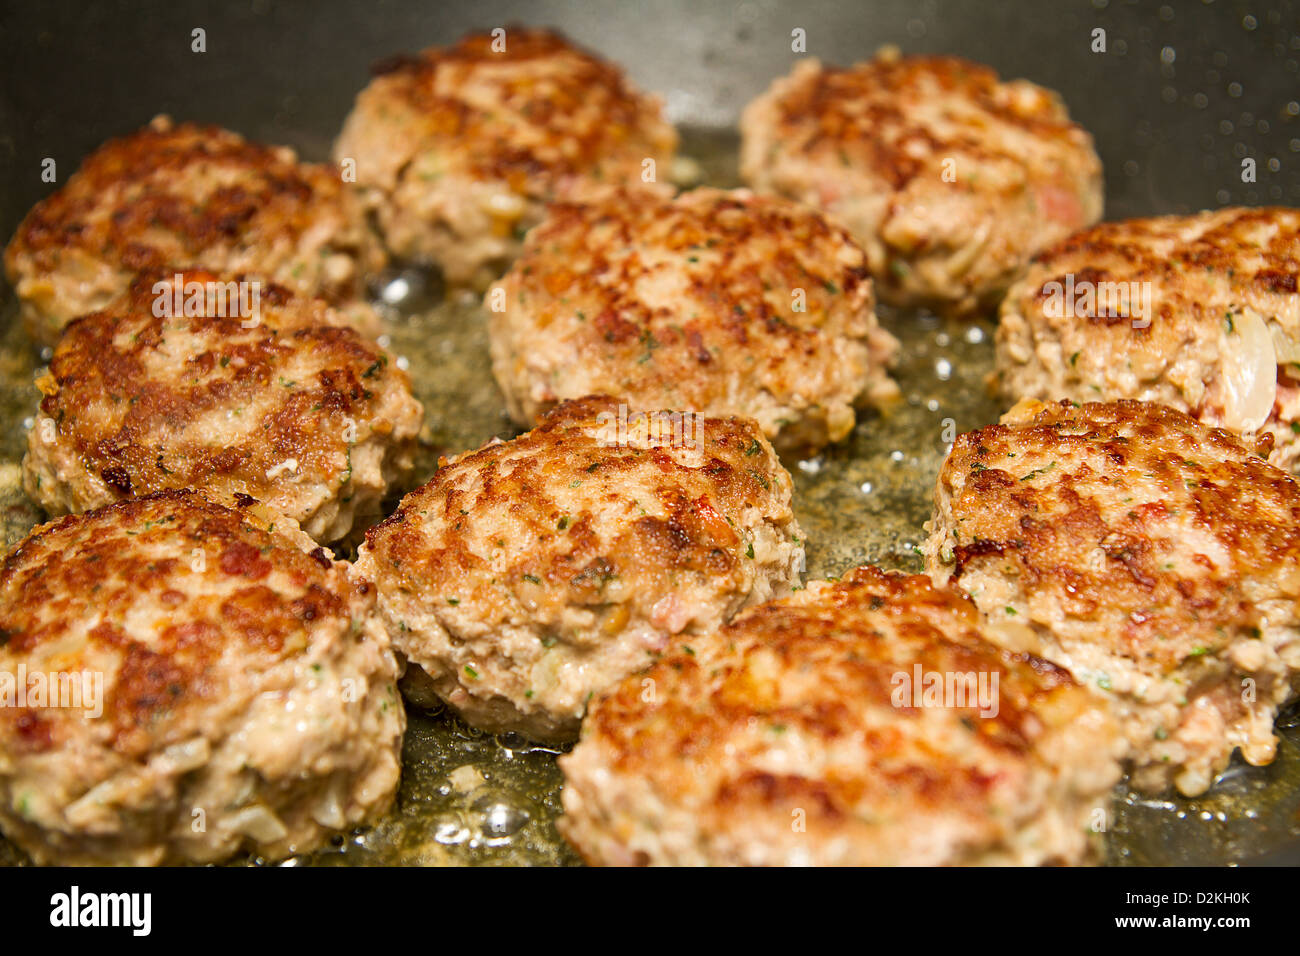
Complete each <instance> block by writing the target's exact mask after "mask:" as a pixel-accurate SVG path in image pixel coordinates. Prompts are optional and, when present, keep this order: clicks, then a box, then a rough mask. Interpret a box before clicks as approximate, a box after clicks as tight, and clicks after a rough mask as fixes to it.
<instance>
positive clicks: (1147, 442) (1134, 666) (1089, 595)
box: [924, 401, 1300, 794]
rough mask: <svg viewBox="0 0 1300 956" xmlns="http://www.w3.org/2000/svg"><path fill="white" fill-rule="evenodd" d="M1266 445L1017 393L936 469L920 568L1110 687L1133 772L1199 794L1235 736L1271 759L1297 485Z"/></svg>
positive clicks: (1286, 658)
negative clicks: (999, 417)
mask: <svg viewBox="0 0 1300 956" xmlns="http://www.w3.org/2000/svg"><path fill="white" fill-rule="evenodd" d="M1269 445H1270V440H1269V439H1268V437H1267V436H1265V438H1264V439H1263V440H1261V441H1259V442H1257V443H1255V444H1252V445H1248V444H1246V443H1245V442H1243V441H1242V439H1241V438H1239V437H1238V436H1237V435H1235V434H1233V433H1230V432H1228V431H1225V430H1222V429H1216V428H1211V427H1209V426H1207V425H1204V424H1202V423H1201V422H1198V421H1196V420H1195V419H1193V418H1190V417H1189V416H1187V415H1185V414H1183V413H1182V412H1179V411H1177V410H1175V409H1172V408H1168V407H1166V406H1162V405H1156V404H1152V403H1144V402H1133V401H1122V402H1113V403H1107V404H1103V403H1089V404H1084V405H1079V404H1077V403H1074V402H1069V401H1065V402H1060V403H1056V404H1052V405H1043V404H1041V403H1037V402H1031V401H1026V402H1022V403H1021V404H1020V405H1018V406H1017V407H1016V408H1014V409H1012V411H1011V412H1010V413H1008V415H1007V416H1005V417H1004V419H1003V422H1002V424H999V425H993V426H989V427H987V428H982V429H979V430H977V431H974V432H970V433H968V434H966V435H962V436H960V437H959V438H958V439H957V441H956V443H955V444H954V446H953V449H952V452H951V453H950V455H949V456H948V460H947V461H946V462H945V463H944V466H943V468H942V469H941V471H940V476H939V484H938V488H937V490H936V492H935V518H934V520H933V523H932V525H931V537H930V539H929V540H928V541H927V543H926V545H925V547H924V551H925V553H926V557H927V564H928V566H929V568H930V571H931V574H932V576H933V577H934V578H935V579H936V580H937V581H944V582H947V581H951V582H953V583H956V584H959V585H960V586H961V587H962V588H963V589H965V590H967V591H968V592H970V593H971V595H972V596H973V598H974V599H975V601H976V603H977V604H978V605H979V606H980V609H981V610H982V611H983V612H984V613H985V614H987V615H988V616H989V617H990V619H992V620H995V621H1000V622H1002V623H1003V624H1005V625H1006V626H1007V627H1008V628H1011V629H1013V632H1014V643H1013V646H1016V647H1026V648H1030V649H1034V650H1035V651H1036V652H1037V653H1040V654H1042V655H1043V656H1045V657H1048V658H1050V659H1051V660H1053V661H1055V662H1057V663H1059V664H1061V665H1062V666H1065V667H1068V668H1070V670H1071V671H1072V672H1073V673H1074V675H1075V676H1076V677H1077V678H1078V679H1079V680H1080V681H1081V682H1084V683H1086V684H1088V685H1089V686H1091V687H1094V688H1095V689H1096V690H1097V691H1098V692H1099V693H1101V694H1102V695H1103V696H1105V697H1106V698H1107V699H1108V700H1110V701H1111V702H1112V703H1113V704H1114V705H1115V707H1116V708H1117V710H1118V712H1119V713H1120V714H1121V715H1122V717H1123V719H1124V723H1125V731H1126V735H1127V737H1128V739H1129V745H1130V755H1131V757H1132V760H1133V767H1134V772H1133V781H1134V785H1135V786H1137V787H1139V788H1140V789H1148V790H1159V789H1162V788H1163V787H1165V786H1167V785H1169V784H1170V783H1174V784H1176V785H1177V786H1178V788H1179V789H1180V790H1182V791H1183V792H1184V793H1187V794H1196V793H1200V792H1203V791H1204V790H1205V789H1207V788H1208V787H1209V786H1210V785H1211V784H1212V783H1213V781H1214V778H1215V775H1216V774H1217V773H1218V772H1219V771H1221V770H1222V769H1223V768H1224V767H1225V766H1226V765H1227V762H1228V758H1229V757H1230V756H1231V754H1232V751H1233V749H1234V748H1236V747H1238V746H1239V747H1241V749H1242V751H1243V753H1244V755H1245V757H1246V759H1247V760H1248V761H1249V762H1251V763H1254V764H1263V763H1268V762H1269V761H1270V760H1272V758H1273V754H1274V749H1275V746H1276V741H1275V739H1274V737H1273V735H1272V721H1273V716H1274V714H1275V712H1276V708H1277V706H1278V705H1279V704H1280V703H1281V702H1282V701H1283V700H1285V699H1286V698H1287V697H1288V696H1289V688H1290V684H1291V681H1292V680H1293V675H1294V674H1295V673H1297V672H1300V486H1297V485H1296V483H1295V481H1294V480H1293V479H1292V478H1290V477H1289V476H1288V475H1287V474H1285V473H1284V472H1282V471H1280V470H1279V469H1277V468H1275V467H1273V466H1272V465H1270V464H1269V463H1268V462H1267V461H1266V460H1265V458H1264V455H1266V454H1267V452H1268V450H1269ZM1015 629H1018V631H1015Z"/></svg>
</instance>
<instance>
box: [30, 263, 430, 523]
mask: <svg viewBox="0 0 1300 956" xmlns="http://www.w3.org/2000/svg"><path fill="white" fill-rule="evenodd" d="M241 290H242V291H243V292H244V293H246V294H245V296H244V298H243V299H242V300H240V298H239V296H240V291H241ZM241 301H242V302H243V303H244V304H245V305H250V304H253V303H254V302H256V314H255V315H252V316H251V317H249V316H243V315H241V314H240V312H241V308H240V306H239V303H240V302H241ZM245 311H247V310H245ZM158 313H163V314H158ZM186 313H188V314H186ZM342 321H343V319H342V317H340V316H339V315H338V314H337V313H336V312H335V311H334V310H333V309H331V308H330V307H328V306H327V305H325V303H323V302H321V301H320V300H317V299H308V298H301V297H297V296H293V295H291V294H290V293H289V292H287V291H286V290H285V289H283V288H281V287H279V286H262V285H260V284H259V280H247V279H244V278H242V277H234V278H231V277H226V276H217V275H214V274H212V273H205V272H195V271H191V272H188V273H177V274H175V275H158V274H148V273H146V274H142V275H141V276H139V277H138V278H137V279H136V281H135V282H134V283H132V285H131V288H130V290H129V291H128V293H127V294H126V296H124V297H123V298H121V299H119V300H118V301H117V302H115V303H114V304H113V305H112V306H110V307H109V308H108V309H107V310H105V311H103V312H96V313H93V314H91V315H88V316H85V317H83V318H81V319H78V320H77V321H75V322H74V323H73V324H72V325H70V326H69V327H68V329H67V331H66V332H65V333H64V335H63V338H62V339H61V340H60V341H59V344H58V347H57V348H56V349H55V351H54V357H53V359H52V360H51V361H50V367H49V372H48V374H46V375H44V376H42V377H41V378H40V379H39V380H38V381H37V386H38V387H39V388H40V389H41V391H42V392H43V393H44V397H43V398H42V399H41V405H40V413H39V415H38V416H37V418H36V421H35V424H34V425H33V427H32V430H31V432H30V433H29V434H28V443H27V455H26V456H25V457H24V459H23V486H24V488H25V489H26V491H27V494H28V495H29V496H30V497H31V498H32V499H33V500H34V501H36V502H37V503H38V504H40V505H41V507H43V508H44V509H45V510H46V511H47V512H49V513H50V514H52V515H56V514H62V513H64V512H80V511H87V510H89V509H92V508H98V507H100V506H102V505H106V504H109V503H110V502H113V501H116V500H118V499H119V498H122V497H125V496H128V495H138V494H144V493H147V492H150V491H158V490H161V489H164V488H181V487H188V486H200V485H201V486H206V487H211V488H214V489H217V490H218V491H222V492H227V493H231V492H240V493H243V494H248V495H251V496H252V497H254V498H257V499H259V500H263V501H266V502H267V503H268V504H270V505H272V506H273V507H275V508H276V509H278V510H280V511H282V512H284V513H285V514H286V515H288V516H289V517H290V518H292V519H294V520H295V521H297V522H299V523H300V524H301V525H302V527H303V529H304V530H305V531H306V532H307V533H308V534H310V535H311V536H312V537H313V538H315V539H316V540H318V541H321V542H330V541H335V540H338V539H340V538H343V537H344V536H346V535H347V534H348V533H349V532H350V531H351V530H352V528H353V526H354V525H358V526H364V523H365V522H366V521H367V520H368V519H371V518H375V517H378V515H379V513H380V504H381V502H382V500H383V497H384V495H385V493H386V492H387V491H388V489H389V487H390V486H392V485H393V484H394V483H396V482H399V481H401V480H403V479H404V478H405V477H406V476H407V475H408V474H409V473H410V471H411V468H412V461H413V456H414V449H415V440H416V434H417V432H418V430H419V428H420V423H421V421H422V418H423V414H424V410H423V409H422V408H421V406H420V403H419V402H417V401H416V400H415V399H414V398H412V397H411V392H410V381H409V380H408V378H407V376H406V373H405V372H404V371H402V370H401V369H398V368H396V367H395V366H394V365H393V364H392V362H391V361H390V360H389V357H388V355H387V353H386V352H384V351H383V350H382V349H381V348H379V347H378V346H377V345H375V344H373V343H372V342H371V341H369V340H368V339H365V338H363V337H362V336H361V335H360V334H359V333H357V332H356V331H355V330H353V329H351V328H346V327H343V326H341V325H340V324H339V323H341V322H342Z"/></svg>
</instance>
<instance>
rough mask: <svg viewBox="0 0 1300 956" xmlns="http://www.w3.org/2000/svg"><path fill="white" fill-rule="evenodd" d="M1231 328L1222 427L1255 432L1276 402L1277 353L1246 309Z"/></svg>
mask: <svg viewBox="0 0 1300 956" xmlns="http://www.w3.org/2000/svg"><path fill="white" fill-rule="evenodd" d="M1232 325H1233V331H1231V332H1229V333H1228V334H1227V335H1226V336H1225V338H1224V354H1223V415H1224V423H1225V424H1226V425H1227V426H1228V427H1229V428H1234V429H1236V430H1237V431H1241V432H1255V431H1258V430H1259V429H1260V427H1261V426H1262V425H1263V424H1264V422H1266V421H1268V416H1269V415H1270V414H1271V413H1272V411H1273V403H1274V401H1275V400H1276V399H1277V353H1276V352H1275V351H1274V348H1273V336H1272V335H1271V334H1270V333H1269V330H1268V325H1267V324H1266V323H1265V322H1264V319H1263V318H1262V317H1261V316H1260V314H1259V313H1258V312H1255V311H1253V310H1251V309H1246V310H1244V311H1243V312H1241V313H1240V314H1239V315H1235V316H1234V317H1233V323H1232Z"/></svg>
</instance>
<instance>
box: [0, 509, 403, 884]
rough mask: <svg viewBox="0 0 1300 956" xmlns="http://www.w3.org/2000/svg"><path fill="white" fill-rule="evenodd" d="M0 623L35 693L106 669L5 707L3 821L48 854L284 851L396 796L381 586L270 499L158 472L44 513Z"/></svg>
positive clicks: (14, 562) (3, 671)
mask: <svg viewBox="0 0 1300 956" xmlns="http://www.w3.org/2000/svg"><path fill="white" fill-rule="evenodd" d="M0 638H3V639H2V640H0V675H8V676H9V678H10V680H11V681H12V680H13V678H15V677H16V676H17V675H20V674H25V676H26V685H24V686H26V687H27V688H29V691H28V692H29V693H31V690H30V688H31V687H32V686H34V685H33V683H32V682H33V675H35V674H37V673H40V674H50V673H55V674H59V675H63V676H64V677H65V678H68V677H71V676H73V675H79V674H81V673H83V672H89V673H91V674H98V675H100V678H101V680H102V684H101V685H100V686H101V692H100V693H99V695H98V696H96V692H95V691H93V690H92V691H91V695H90V696H83V697H81V698H80V699H79V700H77V699H74V698H73V697H71V696H70V692H69V691H65V694H68V696H64V697H61V698H58V699H55V698H53V697H51V698H47V699H44V700H38V699H36V698H35V697H32V696H29V697H27V698H26V699H24V700H23V701H21V702H19V701H18V700H17V699H16V698H15V699H14V700H13V701H11V702H10V703H9V705H8V706H5V707H2V708H0V830H3V831H4V834H5V836H6V837H8V838H9V839H10V840H11V841H13V842H14V843H15V844H17V845H18V846H19V847H21V848H22V849H23V850H24V851H26V852H27V853H29V854H30V855H31V857H32V858H33V859H34V860H35V861H36V862H37V863H42V864H61V865H99V864H118V865H147V864H177V863H210V862H217V861H221V860H225V859H228V858H230V857H231V856H233V855H235V854H238V853H241V852H247V853H250V854H252V855H254V856H261V857H265V858H268V859H279V858H281V857H284V856H288V855H289V854H292V853H300V852H305V851H308V850H311V849H313V848H315V847H317V846H319V845H321V844H322V843H324V842H325V841H326V840H328V839H329V838H330V837H331V836H333V835H335V834H338V833H346V832H347V831H348V830H350V829H352V828H353V827H356V826H359V825H362V824H364V823H367V822H370V821H373V820H374V819H375V818H377V817H378V816H380V815H382V814H383V813H384V812H386V811H387V809H388V807H389V806H390V805H391V803H392V800H393V795H394V793H395V791H396V788H397V783H398V775H399V771H400V765H399V757H400V752H401V742H402V733H403V730H404V728H405V723H406V721H405V716H404V714H403V710H402V704H401V700H400V698H399V695H398V693H397V689H396V683H395V682H396V678H397V662H396V659H395V658H394V656H393V654H392V651H391V649H390V646H389V643H388V638H387V635H386V634H385V633H384V629H383V627H382V626H380V624H379V622H378V620H377V618H376V617H375V615H374V596H373V594H368V593H366V592H364V591H363V590H361V589H359V588H357V587H355V586H353V585H352V584H351V583H350V582H349V581H348V578H347V574H346V570H345V568H344V566H343V565H342V564H337V563H335V562H334V561H333V560H332V559H331V556H330V554H329V553H328V552H326V551H325V550H324V549H323V548H320V547H318V546H317V545H316V544H315V543H314V542H313V541H311V539H309V538H308V537H307V536H306V535H304V534H302V533H301V532H299V531H298V530H297V529H296V528H294V527H293V524H292V522H290V521H288V520H287V519H285V518H284V517H283V516H282V515H277V514H275V513H274V512H272V511H270V510H269V509H266V508H264V507H262V506H259V505H235V504H233V503H231V506H227V505H226V504H220V503H217V502H215V501H212V500H207V499H205V498H204V497H202V496H200V495H199V494H198V493H196V492H193V491H188V490H183V491H168V492H160V493H158V494H155V495H150V496H147V497H144V498H134V499H131V500H129V501H124V502H120V503H118V504H115V505H111V506H109V507H107V508H104V509H101V510H99V511H96V512H93V513H90V514H85V515H77V516H69V517H64V518H61V519H59V520H58V521H54V522H51V523H50V524H46V525H42V526H40V527H38V528H37V529H35V530H34V531H33V532H32V533H31V534H30V535H28V537H27V538H26V539H24V540H23V541H22V542H21V543H20V544H19V545H18V546H17V547H16V548H15V549H14V550H13V551H11V552H10V553H9V554H8V555H7V556H6V557H5V559H4V562H3V564H0ZM20 668H21V669H25V670H20ZM5 684H6V680H5V677H4V676H0V693H2V692H4V689H5ZM51 686H53V685H52V684H51ZM78 686H82V687H92V688H93V686H94V685H93V683H91V684H79V685H78ZM10 692H11V693H16V691H15V690H14V689H13V684H12V683H10ZM91 697H95V699H96V700H98V706H97V707H91V706H88V704H90V703H91ZM55 704H59V705H60V706H55ZM69 704H72V705H74V706H71V707H70V706H67V705H69ZM96 710H98V711H99V713H98V714H96V713H95V711H96ZM83 715H85V716H83Z"/></svg>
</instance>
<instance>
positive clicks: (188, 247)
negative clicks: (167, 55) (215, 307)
mask: <svg viewBox="0 0 1300 956" xmlns="http://www.w3.org/2000/svg"><path fill="white" fill-rule="evenodd" d="M384 258H385V257H384V254H383V251H382V249H381V248H380V246H379V245H378V243H376V242H375V240H374V239H373V238H372V237H371V235H370V233H369V231H368V230H367V229H366V228H365V224H364V222H363V221H362V212H361V207H360V205H359V204H358V203H357V201H356V199H355V197H354V196H353V195H352V192H351V190H349V189H346V188H345V187H344V185H343V182H342V179H341V177H340V174H339V171H338V170H337V169H332V168H330V167H328V166H319V165H314V164H311V163H301V162H299V161H298V158H297V156H296V155H295V154H294V152H293V150H291V149H289V148H288V147H283V146H263V145H261V144H259V143H250V142H248V141H247V140H245V139H244V138H243V137H241V136H239V135H237V134H235V133H232V132H230V131H228V130H224V129H219V128H218V127H215V126H198V125H195V124H193V123H181V124H180V125H176V124H173V123H172V121H171V120H170V119H169V118H167V117H166V116H159V117H158V118H157V119H155V120H154V121H153V122H152V123H150V124H149V125H148V126H146V127H145V128H144V129H142V130H139V131H138V132H135V133H132V134H131V135H129V136H124V137H122V138H121V139H115V140H111V141H109V142H108V143H105V144H104V145H103V146H101V147H100V148H99V149H97V150H96V151H95V152H93V153H91V154H90V156H88V157H87V158H86V160H85V162H83V163H82V165H81V169H80V170H78V171H77V173H76V174H75V175H74V176H73V177H72V178H71V179H69V180H68V182H67V183H66V184H65V185H64V186H63V187H62V188H61V189H59V190H58V191H57V192H55V193H54V194H53V195H52V196H50V197H49V198H47V199H45V200H43V201H42V202H40V203H38V204H37V205H36V207H35V208H34V209H32V211H31V212H29V213H28V214H27V218H26V219H24V220H23V222H22V224H21V225H20V226H19V227H18V232H17V233H16V234H15V236H14V238H13V241H12V242H10V243H9V247H8V248H7V249H6V250H5V271H6V273H7V274H8V276H9V281H10V282H12V283H13V285H14V288H15V289H16V290H17V291H18V298H19V301H20V302H21V304H22V316H23V321H24V322H25V323H26V325H27V329H28V331H30V332H31V334H32V336H33V337H34V338H35V339H37V341H39V342H42V343H50V344H52V343H53V342H54V341H55V340H56V339H57V338H58V336H59V332H60V330H62V328H63V327H64V326H65V325H67V324H68V323H69V322H71V321H72V320H73V319H74V318H76V317H77V316H81V315H85V314H86V313H88V312H94V311H96V310H98V309H102V308H104V307H105V306H107V305H108V303H109V302H111V301H112V300H113V299H115V298H117V297H118V296H120V295H121V294H122V293H124V292H125V291H126V290H127V286H128V285H129V284H130V282H131V279H132V278H133V277H134V275H135V274H136V273H137V272H140V271H142V270H148V269H161V268H168V267H173V266H175V267H191V266H193V267H196V268H203V269H209V270H212V271H215V272H231V273H235V272H248V273H257V274H259V275H261V276H263V277H264V278H265V279H266V280H267V281H269V282H277V283H279V284H281V285H284V286H287V287H288V288H290V289H292V290H294V291H296V292H302V293H306V294H309V295H319V296H323V297H324V298H325V299H327V300H328V301H329V302H330V303H331V304H332V305H334V306H336V307H337V308H339V309H340V311H341V312H342V313H344V314H345V315H346V316H347V318H348V321H349V322H351V323H352V324H354V325H356V326H357V327H358V328H360V329H361V330H362V331H364V332H367V333H373V332H374V331H375V330H376V329H377V328H378V325H377V322H378V319H377V317H376V315H375V313H374V310H373V309H371V308H370V306H369V305H367V304H366V303H365V301H364V300H363V299H362V296H363V295H364V293H365V283H364V277H365V275H366V274H367V273H371V272H374V271H376V270H378V269H379V268H381V267H382V266H383V263H384Z"/></svg>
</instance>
